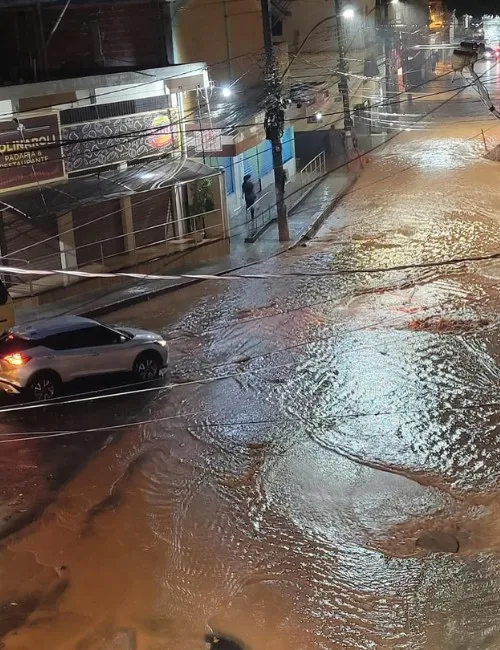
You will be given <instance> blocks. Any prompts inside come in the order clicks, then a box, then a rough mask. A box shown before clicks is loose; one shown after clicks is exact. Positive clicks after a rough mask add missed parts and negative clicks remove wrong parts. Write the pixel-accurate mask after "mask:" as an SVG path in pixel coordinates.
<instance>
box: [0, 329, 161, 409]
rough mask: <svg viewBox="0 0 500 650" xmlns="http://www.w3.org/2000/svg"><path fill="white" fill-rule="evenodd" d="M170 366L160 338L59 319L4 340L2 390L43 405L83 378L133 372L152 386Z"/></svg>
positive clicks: (0, 348) (0, 357) (10, 334)
mask: <svg viewBox="0 0 500 650" xmlns="http://www.w3.org/2000/svg"><path fill="white" fill-rule="evenodd" d="M167 363H168V347H167V343H166V341H165V340H164V339H163V338H162V337H161V336H160V335H158V334H154V333H152V332H145V331H143V330H135V329H129V328H119V329H118V328H117V329H114V328H111V327H107V326H105V325H101V324H100V323H98V322H97V321H94V320H91V319H89V318H82V317H80V316H60V317H58V318H51V319H47V320H43V321H39V322H36V323H33V324H28V325H25V326H21V327H15V328H13V329H11V330H9V331H8V332H6V333H5V334H4V335H3V336H1V337H0V390H3V391H5V392H7V393H22V394H23V395H25V396H26V397H27V398H28V399H31V400H35V401H43V400H48V399H52V398H54V397H57V396H58V395H60V394H61V392H62V389H63V385H64V384H65V383H67V382H69V381H72V380H73V379H78V378H80V377H88V376H92V375H104V374H108V373H119V372H133V373H134V375H135V376H136V378H137V379H138V380H139V381H151V380H154V379H157V378H158V377H159V376H160V374H161V372H162V369H163V368H165V367H166V366H167Z"/></svg>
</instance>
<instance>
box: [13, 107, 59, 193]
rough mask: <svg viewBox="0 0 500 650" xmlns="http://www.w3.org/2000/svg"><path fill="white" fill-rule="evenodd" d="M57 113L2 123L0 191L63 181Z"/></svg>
mask: <svg viewBox="0 0 500 650" xmlns="http://www.w3.org/2000/svg"><path fill="white" fill-rule="evenodd" d="M60 141H61V135H60V131H59V120H58V116H57V115H55V114H50V115H40V116H37V117H26V118H22V119H20V120H19V122H15V121H13V120H9V121H8V122H0V192H5V191H6V190H12V189H14V188H18V187H26V186H28V185H38V184H42V183H49V182H50V181H54V180H57V179H60V178H64V165H63V160H62V157H63V156H62V150H61V146H60Z"/></svg>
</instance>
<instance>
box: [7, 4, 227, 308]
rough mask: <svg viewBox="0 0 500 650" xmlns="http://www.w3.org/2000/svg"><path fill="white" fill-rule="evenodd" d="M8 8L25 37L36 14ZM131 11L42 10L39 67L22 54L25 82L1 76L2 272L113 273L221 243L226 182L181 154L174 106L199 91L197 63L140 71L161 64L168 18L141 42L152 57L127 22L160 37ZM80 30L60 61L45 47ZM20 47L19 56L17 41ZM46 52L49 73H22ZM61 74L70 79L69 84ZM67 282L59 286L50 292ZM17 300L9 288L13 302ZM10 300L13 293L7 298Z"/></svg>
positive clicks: (14, 74) (148, 16) (181, 128)
mask: <svg viewBox="0 0 500 650" xmlns="http://www.w3.org/2000/svg"><path fill="white" fill-rule="evenodd" d="M19 4H20V3H18V2H15V6H14V7H12V6H9V7H7V8H6V9H5V8H4V9H0V12H1V11H5V12H6V15H7V16H8V20H9V21H15V20H18V21H19V20H20V19H21V18H20V17H21V16H25V18H26V17H27V18H26V20H27V21H28V22H27V23H26V24H30V25H31V22H29V21H31V19H32V14H33V7H31V6H27V7H22V8H20V7H19V6H18V5H19ZM138 4H139V3H137V2H134V3H130V4H129V3H126V2H125V3H124V6H121V5H119V6H115V3H110V4H108V3H105V2H104V3H98V7H97V6H96V5H95V4H93V5H87V4H84V5H77V6H75V8H74V11H73V13H71V6H69V7H68V8H67V9H66V10H65V7H67V5H63V6H61V5H57V6H52V5H49V4H44V7H43V9H44V11H43V13H42V19H43V24H44V25H45V24H46V25H47V29H46V30H45V31H44V32H43V33H44V35H43V39H45V41H44V40H43V39H42V37H41V36H40V38H39V41H38V42H36V43H35V44H34V45H33V47H34V48H35V49H34V50H33V52H36V57H35V56H33V52H32V53H31V55H30V56H31V58H30V57H28V56H27V58H26V61H31V64H30V65H27V64H26V68H25V69H24V67H23V70H24V72H23V74H24V77H21V76H20V74H21V72H22V70H21V68H20V67H19V68H18V69H17V70H14V69H10V70H9V73H8V74H9V76H8V77H4V79H6V81H7V82H8V85H7V84H6V83H4V85H3V86H0V114H1V116H0V210H1V215H2V219H1V224H0V225H1V228H0V251H1V255H2V258H3V260H4V262H9V263H10V264H11V265H13V266H16V265H17V266H20V265H21V264H22V265H26V264H27V263H28V264H30V265H31V266H33V267H34V268H41V269H53V270H69V271H74V270H82V269H84V270H89V269H90V270H99V269H106V270H110V269H114V270H117V269H124V268H129V267H130V266H134V265H140V264H146V263H148V262H150V261H151V260H154V259H160V258H163V257H165V256H168V255H169V256H172V257H175V256H179V255H181V254H183V252H185V251H186V250H187V249H190V248H192V247H198V246H199V245H200V244H201V243H209V242H215V241H220V240H224V239H226V238H227V237H228V228H227V223H226V207H225V202H224V200H222V199H221V197H223V196H224V194H225V189H224V184H223V175H222V174H221V172H220V171H219V170H217V169H214V168H211V167H209V166H207V165H203V164H202V163H200V162H199V161H198V160H193V159H190V158H189V157H188V156H187V155H186V135H185V123H184V119H183V116H184V113H185V111H184V101H185V99H186V97H189V95H190V94H196V93H197V92H199V90H200V89H202V90H205V89H208V88H209V81H208V73H207V68H206V64H205V63H204V62H200V63H189V64H185V65H162V66H161V67H153V68H151V67H143V66H145V64H146V63H148V62H152V63H159V62H161V61H163V62H168V50H169V47H167V43H166V42H165V39H167V36H168V29H167V36H166V35H165V32H164V27H165V25H166V26H167V28H168V25H169V24H170V23H169V19H168V16H167V17H166V18H165V21H166V22H164V23H162V24H161V25H162V29H161V30H160V29H156V31H155V30H153V31H152V33H151V38H153V39H154V44H153V45H152V44H151V41H150V39H148V38H145V37H144V34H142V33H141V34H139V35H138V34H137V31H141V30H137V29H133V26H132V24H129V21H130V19H131V17H132V16H138V18H137V20H138V23H137V24H138V25H141V21H144V25H145V27H144V28H145V29H146V28H147V27H148V25H149V21H150V20H151V21H152V22H151V24H153V23H154V24H156V25H157V24H158V23H159V22H160V18H159V16H158V14H156V22H155V21H153V17H154V16H153V14H152V13H151V7H152V4H151V3H150V2H149V0H148V1H145V2H144V3H143V4H142V5H141V6H142V8H143V9H144V12H143V13H142V14H141V12H140V11H139V9H140V7H139V8H138V6H137V5H138ZM115 8H116V13H113V12H114V11H115ZM155 9H156V11H157V10H158V6H157V5H156V6H155ZM48 16H51V18H50V20H49V18H48ZM84 16H86V17H87V18H85V19H84V18H83V17H84ZM28 19H29V20H28ZM87 19H88V20H87ZM80 20H83V22H84V23H85V24H83V25H82V24H80V28H81V32H82V34H81V35H80V37H81V39H82V40H81V42H80V43H79V45H78V48H80V47H81V48H82V49H78V48H75V49H74V51H73V49H72V48H71V46H68V52H67V58H66V62H64V60H63V59H62V58H60V53H59V54H58V55H56V54H53V53H52V50H51V48H52V47H54V48H56V46H57V40H56V37H57V38H59V39H61V44H62V43H65V42H68V43H69V42H71V34H73V33H75V30H76V29H77V24H79V21H80ZM95 20H96V21H97V26H96V23H95V22H93V21H95ZM57 21H59V24H58V27H57V30H55V31H54V30H53V27H54V26H55V25H56V24H57ZM111 23H113V27H112V28H106V29H105V26H106V25H108V26H109V25H111ZM1 24H2V25H5V24H6V23H1ZM50 25H52V28H51V29H49V26H50ZM91 27H92V29H90V28H91ZM34 28H35V27H33V29H34ZM92 30H93V31H92ZM42 31H43V30H42ZM160 32H161V33H160ZM96 33H98V34H100V35H101V38H100V40H99V39H98V47H97V49H94V50H92V52H91V55H90V54H89V49H88V47H87V46H90V45H92V44H93V45H95V36H96ZM51 34H52V38H49V37H50V35H51ZM160 37H161V38H160ZM74 40H78V39H77V38H75V39H74ZM167 40H168V39H167ZM41 43H44V46H43V47H42V48H41V49H40V44H41ZM85 43H86V45H85ZM160 43H162V44H163V46H164V47H163V49H161V48H160V47H159V44H160ZM61 46H62V45H61ZM19 47H20V48H23V47H24V48H26V47H27V43H26V41H25V40H24V39H20V45H19ZM120 48H121V49H120ZM43 50H45V62H46V63H47V65H46V66H43V68H42V71H40V69H39V68H38V65H33V61H35V60H38V57H39V56H40V53H41V52H42V53H43ZM54 51H55V52H57V49H55V50H54ZM119 52H121V54H120V57H118V54H119ZM118 59H120V63H119V64H118V63H117V60H118ZM19 60H20V61H22V59H19ZM63 64H64V65H63ZM23 65H24V64H23ZM69 71H71V72H72V73H73V74H75V75H78V76H71V77H69V76H66V75H67V74H68V72H69ZM4 74H5V73H4ZM40 77H42V78H41V79H40ZM70 280H71V278H68V277H67V276H65V277H64V278H62V279H61V283H62V284H65V285H67V284H68V283H69V282H70ZM16 283H17V284H20V279H19V278H17V279H16V278H15V277H14V276H12V277H11V278H10V284H11V285H12V284H16ZM53 284H54V280H53V279H52V280H50V281H38V282H37V283H36V287H35V289H36V292H38V293H43V291H44V290H45V289H46V288H47V286H48V285H50V286H52V285H53ZM24 289H25V288H22V287H20V288H19V291H20V295H22V291H23V290H24ZM32 290H33V287H32V286H31V288H30V291H32ZM12 292H13V295H16V290H15V288H14V289H12Z"/></svg>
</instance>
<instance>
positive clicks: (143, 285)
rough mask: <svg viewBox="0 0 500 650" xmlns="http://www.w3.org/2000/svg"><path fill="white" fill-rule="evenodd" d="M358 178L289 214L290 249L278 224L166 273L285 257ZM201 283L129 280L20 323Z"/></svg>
mask: <svg viewBox="0 0 500 650" xmlns="http://www.w3.org/2000/svg"><path fill="white" fill-rule="evenodd" d="M357 178H358V174H351V173H345V172H335V173H332V174H330V175H328V176H327V177H326V178H325V179H324V180H322V181H321V182H320V183H319V184H318V185H317V186H316V187H315V188H314V190H313V191H312V192H311V193H310V194H308V196H307V197H305V198H304V199H303V200H302V201H301V202H300V204H299V205H298V206H297V207H296V208H295V209H293V210H292V211H291V213H290V214H289V228H290V242H287V243H286V244H283V243H280V242H279V240H278V232H277V228H276V226H275V225H273V226H272V227H271V228H269V229H268V230H267V231H266V232H265V233H264V234H263V235H262V236H261V237H260V238H259V240H258V241H257V242H255V243H253V244H248V243H245V242H244V238H243V237H241V236H239V237H234V238H232V239H231V243H230V250H229V252H228V254H227V255H223V256H221V257H218V258H217V259H216V260H213V261H211V262H208V263H206V264H202V265H200V266H197V267H196V268H193V267H189V268H185V269H177V270H176V271H173V272H172V271H165V273H171V274H172V275H177V274H179V275H181V274H184V273H194V274H204V275H206V274H210V275H223V274H224V273H228V272H230V271H236V270H237V269H241V268H242V267H245V266H247V265H249V264H252V263H255V262H259V261H261V260H265V259H267V258H269V257H270V256H272V255H275V254H276V253H280V252H283V251H285V250H286V249H287V248H290V247H291V246H294V245H297V244H298V243H300V242H301V241H303V240H304V239H309V238H310V237H312V236H313V235H314V232H315V231H316V230H317V229H318V228H319V227H320V226H321V224H322V222H323V221H324V219H325V218H326V217H327V216H328V214H329V213H330V212H331V210H332V209H333V207H334V205H335V203H336V202H337V201H338V200H340V199H341V198H342V196H343V195H344V194H345V193H346V192H347V191H349V189H350V188H351V187H352V185H353V184H354V183H355V182H356V180H357ZM157 274H161V271H158V272H157ZM202 281H203V280H188V279H179V280H129V279H126V278H125V279H123V280H122V281H120V284H119V286H117V287H116V288H114V289H112V288H110V289H100V290H95V291H87V292H82V293H80V294H79V295H78V296H72V297H70V298H65V299H63V300H59V301H57V303H52V304H47V305H41V306H38V307H36V308H27V307H19V308H17V309H16V321H17V323H18V324H21V323H25V322H28V321H32V320H37V319H39V318H47V317H51V316H59V315H62V314H67V313H71V314H79V315H81V316H89V317H95V316H99V315H102V314H106V313H110V312H112V311H114V310H115V309H120V308H122V307H128V306H130V305H134V304H136V303H140V302H143V301H147V300H149V299H151V298H154V297H156V296H159V295H162V294H164V293H167V292H168V291H173V290H175V289H178V288H181V287H183V286H186V285H189V284H193V283H195V282H202Z"/></svg>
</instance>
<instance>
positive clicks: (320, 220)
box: [293, 173, 359, 247]
mask: <svg viewBox="0 0 500 650" xmlns="http://www.w3.org/2000/svg"><path fill="white" fill-rule="evenodd" d="M358 178H359V173H358V174H353V176H352V178H350V179H349V180H348V181H347V182H346V184H345V186H344V187H343V188H342V189H341V190H340V192H339V193H338V194H337V195H336V196H335V198H334V199H333V200H332V201H331V202H330V203H329V204H328V206H327V207H326V208H325V209H324V210H322V211H321V212H319V213H317V216H316V218H315V219H314V220H313V222H312V224H311V225H310V226H309V228H308V229H307V230H306V231H305V232H304V233H303V234H302V235H301V236H300V237H299V238H298V239H297V241H296V242H295V243H294V244H293V247H295V246H300V245H301V244H303V243H304V242H308V241H310V240H311V239H312V238H313V237H314V235H315V234H316V233H317V232H318V230H319V229H320V228H321V226H322V225H323V224H324V222H325V221H326V218H327V217H328V215H329V214H330V212H332V210H334V209H335V208H336V207H337V205H338V204H339V203H340V202H341V201H342V199H343V198H344V196H345V195H346V194H348V193H349V190H350V189H351V187H352V186H353V185H354V183H356V181H357V180H358Z"/></svg>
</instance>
